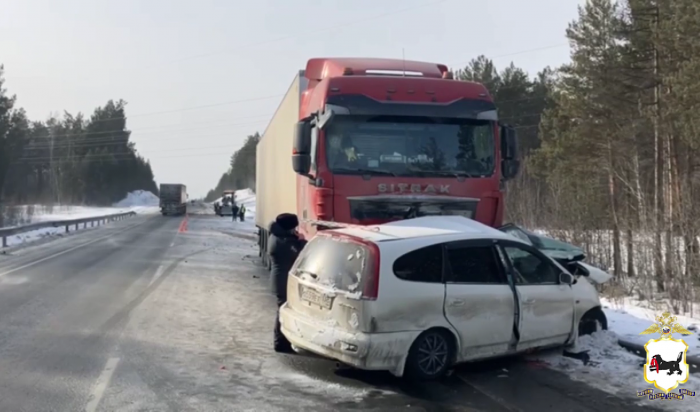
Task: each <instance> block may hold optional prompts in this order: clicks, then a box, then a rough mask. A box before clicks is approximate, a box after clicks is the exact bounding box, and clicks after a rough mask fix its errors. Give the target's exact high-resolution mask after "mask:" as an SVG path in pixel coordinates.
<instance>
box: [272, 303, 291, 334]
mask: <svg viewBox="0 0 700 412" xmlns="http://www.w3.org/2000/svg"><path fill="white" fill-rule="evenodd" d="M286 301H287V297H286V296H282V295H277V316H275V346H277V345H289V344H290V343H289V341H288V340H287V338H286V337H284V335H283V334H282V325H281V324H280V308H281V307H282V305H284V303H285V302H286Z"/></svg>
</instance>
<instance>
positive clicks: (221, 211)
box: [214, 190, 236, 216]
mask: <svg viewBox="0 0 700 412" xmlns="http://www.w3.org/2000/svg"><path fill="white" fill-rule="evenodd" d="M235 205H236V191H235V190H224V192H223V194H222V196H221V203H219V202H217V203H216V204H215V205H214V212H215V213H216V214H217V215H219V216H231V215H233V207H234V206H235Z"/></svg>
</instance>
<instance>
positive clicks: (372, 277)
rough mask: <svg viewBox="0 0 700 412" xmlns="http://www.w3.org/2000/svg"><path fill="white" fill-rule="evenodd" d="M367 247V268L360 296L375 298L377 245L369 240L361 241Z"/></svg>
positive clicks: (376, 290) (377, 263)
mask: <svg viewBox="0 0 700 412" xmlns="http://www.w3.org/2000/svg"><path fill="white" fill-rule="evenodd" d="M362 243H363V244H364V245H365V246H367V249H369V258H368V259H367V269H366V271H365V276H366V278H365V284H364V288H363V289H362V298H363V299H367V300H376V299H377V297H378V296H379V247H377V245H376V244H374V243H371V242H362Z"/></svg>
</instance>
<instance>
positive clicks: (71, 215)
mask: <svg viewBox="0 0 700 412" xmlns="http://www.w3.org/2000/svg"><path fill="white" fill-rule="evenodd" d="M253 202H254V200H253ZM158 205H159V199H158V197H157V196H156V195H154V194H153V193H151V192H147V191H144V190H137V191H134V192H131V193H129V194H127V196H126V197H125V198H124V199H122V200H121V201H119V202H117V203H115V204H114V205H113V207H89V206H62V205H58V206H44V205H20V206H13V207H12V208H11V210H10V211H9V213H6V222H7V223H8V225H7V226H21V225H26V224H29V223H37V222H47V221H53V220H70V219H81V218H87V217H96V216H104V215H111V214H116V213H126V212H135V213H139V214H150V213H157V212H158V211H159V207H158ZM253 210H255V207H254V206H253ZM80 230H84V229H82V228H81V229H80ZM64 232H65V229H64V228H62V227H60V228H53V227H52V228H43V229H37V230H33V231H31V232H25V233H20V234H17V235H13V236H9V237H8V238H7V244H8V246H13V245H18V244H23V243H29V242H34V241H36V240H38V239H44V238H48V237H59V236H62V235H63V233H64Z"/></svg>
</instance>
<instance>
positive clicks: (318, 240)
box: [287, 231, 379, 332]
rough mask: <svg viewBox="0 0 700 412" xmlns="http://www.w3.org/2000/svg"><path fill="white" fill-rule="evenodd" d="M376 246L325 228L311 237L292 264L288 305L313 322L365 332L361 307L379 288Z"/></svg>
mask: <svg viewBox="0 0 700 412" xmlns="http://www.w3.org/2000/svg"><path fill="white" fill-rule="evenodd" d="M378 253H379V251H378V248H377V246H376V245H375V244H373V243H370V242H364V241H362V240H361V239H357V238H354V237H350V236H344V235H340V234H338V233H336V232H333V231H326V232H323V233H321V234H319V235H318V236H316V237H314V238H313V239H312V240H311V241H310V242H309V243H308V244H307V245H306V247H305V248H304V250H302V252H301V254H300V255H299V257H298V258H297V260H296V262H295V263H294V266H293V267H292V270H291V273H290V275H289V281H288V283H287V306H288V307H289V308H290V309H292V310H294V311H295V312H298V313H300V314H301V315H302V316H303V317H305V318H308V319H309V320H310V321H311V322H313V323H314V324H323V325H327V326H328V327H331V328H340V329H343V330H346V331H350V332H355V331H367V330H368V322H367V320H366V319H365V317H364V308H365V304H366V302H367V301H368V300H372V299H375V298H376V296H377V287H378V283H377V282H378V273H377V271H378V270H379V262H378V258H379V256H378Z"/></svg>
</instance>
